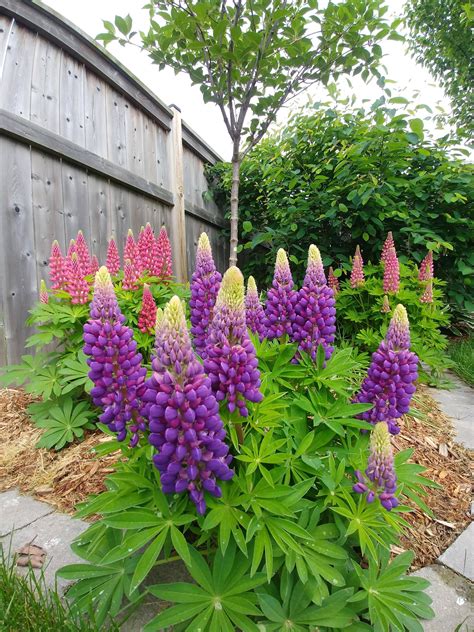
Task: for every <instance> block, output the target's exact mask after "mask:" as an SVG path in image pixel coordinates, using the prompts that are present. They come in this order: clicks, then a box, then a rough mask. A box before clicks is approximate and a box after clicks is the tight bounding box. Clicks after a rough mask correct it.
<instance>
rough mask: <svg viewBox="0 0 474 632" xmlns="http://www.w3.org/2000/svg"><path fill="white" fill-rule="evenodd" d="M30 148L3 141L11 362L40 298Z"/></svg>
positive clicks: (0, 165)
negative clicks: (29, 316)
mask: <svg viewBox="0 0 474 632" xmlns="http://www.w3.org/2000/svg"><path fill="white" fill-rule="evenodd" d="M30 154H31V152H30V148H29V147H27V146H24V145H19V144H17V143H14V142H13V141H11V140H9V139H6V138H2V139H1V147H0V178H1V186H0V190H1V192H2V194H1V202H2V212H1V213H0V221H1V224H0V229H1V230H0V240H1V247H0V251H1V256H2V265H1V268H2V284H1V285H2V287H1V292H2V298H3V301H2V302H3V309H4V327H5V340H6V345H7V359H8V362H14V361H16V360H18V358H19V357H20V356H21V355H22V354H23V353H25V340H26V338H27V336H28V335H29V333H30V332H28V330H27V328H26V327H25V325H24V323H25V319H26V317H27V316H28V310H29V309H30V308H31V306H32V305H33V303H34V302H35V300H36V299H37V296H38V286H37V282H36V263H35V255H34V247H35V244H34V232H33V230H34V228H33V222H32V221H31V218H32V215H33V209H32V196H31V155H30Z"/></svg>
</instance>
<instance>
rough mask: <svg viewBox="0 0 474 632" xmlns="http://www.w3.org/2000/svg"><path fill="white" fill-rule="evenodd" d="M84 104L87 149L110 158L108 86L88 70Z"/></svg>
mask: <svg viewBox="0 0 474 632" xmlns="http://www.w3.org/2000/svg"><path fill="white" fill-rule="evenodd" d="M84 102H85V132H86V149H88V150H89V151H91V152H94V153H95V154H97V155H98V156H101V157H102V158H108V147H107V138H108V134H107V84H106V83H105V81H102V79H100V78H99V77H97V75H95V74H94V73H92V72H90V71H89V70H87V69H86V74H85V93H84Z"/></svg>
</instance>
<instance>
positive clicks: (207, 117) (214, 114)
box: [45, 0, 449, 160]
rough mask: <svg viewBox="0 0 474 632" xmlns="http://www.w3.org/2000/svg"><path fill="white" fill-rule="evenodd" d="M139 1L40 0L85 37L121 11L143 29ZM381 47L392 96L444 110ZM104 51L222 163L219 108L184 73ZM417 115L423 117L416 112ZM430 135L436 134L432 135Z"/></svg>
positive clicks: (362, 95)
mask: <svg viewBox="0 0 474 632" xmlns="http://www.w3.org/2000/svg"><path fill="white" fill-rule="evenodd" d="M144 3H145V0H80V1H79V2H78V1H77V0H45V4H47V5H49V6H50V7H51V8H53V9H54V10H55V11H57V12H58V13H60V14H62V15H63V16H64V17H66V18H67V19H68V20H69V21H71V22H72V23H73V24H75V25H76V26H78V27H79V28H80V29H82V30H83V31H85V32H86V33H87V34H88V35H90V36H91V37H95V36H96V35H97V34H98V33H101V32H103V31H104V30H105V29H104V28H103V25H102V20H104V19H105V20H110V21H112V22H113V18H114V16H115V15H121V16H125V15H127V13H130V15H131V16H132V18H133V21H134V30H135V29H136V28H137V27H138V28H137V30H138V29H142V30H145V29H146V24H147V12H146V11H144V10H143V9H142V8H141V7H142V6H143V4H144ZM387 4H388V5H389V8H390V13H391V15H393V16H394V17H396V16H397V14H398V13H399V11H400V7H401V4H402V3H401V2H400V0H388V1H387ZM382 48H383V50H384V53H385V57H384V64H385V66H386V67H387V73H386V76H387V77H388V78H390V79H391V80H394V81H395V82H396V83H395V84H394V86H393V90H394V93H395V91H396V92H397V94H400V95H401V96H405V97H406V98H408V99H410V98H411V96H412V95H413V93H414V91H417V92H418V93H419V96H418V100H419V102H421V103H425V104H427V105H429V106H430V107H431V108H432V109H433V110H435V108H436V105H437V104H438V103H441V104H442V106H443V107H444V108H445V109H449V101H448V100H447V99H446V98H445V96H444V93H443V90H442V89H441V88H440V87H439V86H438V85H436V82H435V80H434V79H433V78H432V77H431V75H430V74H429V73H428V71H427V70H425V69H424V68H423V67H422V66H420V65H418V64H417V63H416V62H415V61H414V60H413V59H412V58H411V56H410V55H409V54H408V53H407V52H406V50H405V48H404V45H403V43H401V42H392V41H386V42H384V43H383V44H382ZM107 49H108V51H109V52H110V53H112V54H113V55H114V56H115V57H116V58H117V59H118V60H119V61H120V62H121V63H122V64H123V65H124V66H126V67H127V68H128V69H129V70H130V71H131V72H132V73H133V74H134V75H136V76H137V77H138V78H139V79H140V80H141V81H142V82H143V83H145V84H146V85H147V86H148V88H149V89H150V90H151V91H152V92H154V93H155V94H156V95H157V96H158V97H159V98H160V99H161V100H162V101H163V102H164V103H165V104H167V105H169V104H171V103H175V104H176V105H177V106H178V107H180V109H181V112H182V116H183V119H184V120H185V121H186V122H187V123H188V125H190V126H191V127H192V129H193V130H194V131H195V132H197V134H199V136H201V137H202V138H203V139H204V140H205V141H206V142H207V143H208V145H210V146H211V147H212V148H213V149H214V150H215V151H217V153H218V154H220V155H221V156H222V157H223V158H224V159H226V160H228V159H229V158H230V154H231V143H230V140H229V137H228V134H227V130H226V129H225V127H224V123H223V122H222V119H221V114H220V111H219V109H218V108H217V106H216V105H214V104H212V103H208V104H205V103H204V101H203V99H202V95H201V92H200V90H199V87H197V86H192V85H191V81H190V80H189V78H188V77H187V76H186V75H184V74H179V75H177V76H176V75H175V74H174V72H173V71H172V70H171V69H169V68H166V69H164V70H163V71H159V70H158V67H157V66H154V65H153V64H152V63H151V60H150V59H149V58H148V57H147V55H146V54H145V53H142V52H141V51H140V50H138V48H135V47H133V46H126V47H122V46H120V45H119V44H116V43H112V44H110V45H109V46H108V47H107ZM338 88H339V89H340V92H341V93H342V95H343V96H350V95H351V94H352V93H355V94H356V95H358V102H360V101H361V99H369V100H370V102H372V101H374V100H375V99H377V98H378V97H379V96H380V95H381V90H380V88H378V87H377V85H376V84H375V82H372V83H370V84H368V85H367V84H364V83H363V82H362V80H354V81H353V87H352V88H350V87H349V86H347V84H346V82H345V81H344V80H343V81H342V82H340V83H339V84H338ZM325 96H326V95H325V93H324V91H323V90H321V89H319V90H318V89H317V88H311V89H309V90H308V91H307V92H306V93H305V94H303V95H302V96H301V97H300V98H299V99H298V100H295V101H292V102H291V109H290V108H286V109H284V110H282V111H281V112H280V114H279V117H278V120H277V124H280V125H281V124H283V123H284V122H285V120H286V118H287V117H288V115H289V113H290V112H291V111H293V110H294V109H296V108H299V107H301V106H302V105H304V104H306V103H308V99H313V100H315V99H316V100H318V99H324V98H325ZM417 116H421V118H423V116H422V115H420V113H418V114H417ZM433 131H434V133H435V134H436V131H435V130H433Z"/></svg>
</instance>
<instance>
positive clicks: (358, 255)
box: [354, 244, 364, 265]
mask: <svg viewBox="0 0 474 632" xmlns="http://www.w3.org/2000/svg"><path fill="white" fill-rule="evenodd" d="M354 256H355V257H360V260H361V261H362V265H364V260H363V258H362V252H361V251H360V246H359V244H357V246H356V249H355V253H354Z"/></svg>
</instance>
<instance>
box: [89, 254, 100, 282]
mask: <svg viewBox="0 0 474 632" xmlns="http://www.w3.org/2000/svg"><path fill="white" fill-rule="evenodd" d="M99 268H100V266H99V260H98V259H97V257H96V255H92V257H91V265H90V270H89V274H91V275H92V276H93V277H94V278H95V275H96V272H97V271H98V270H99Z"/></svg>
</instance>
